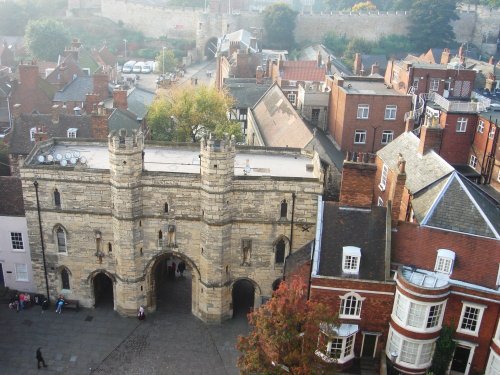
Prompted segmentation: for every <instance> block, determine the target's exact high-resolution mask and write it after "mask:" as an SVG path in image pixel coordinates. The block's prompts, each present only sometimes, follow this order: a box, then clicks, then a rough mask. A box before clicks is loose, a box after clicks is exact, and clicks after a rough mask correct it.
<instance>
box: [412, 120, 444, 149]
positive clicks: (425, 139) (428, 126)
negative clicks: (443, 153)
mask: <svg viewBox="0 0 500 375" xmlns="http://www.w3.org/2000/svg"><path fill="white" fill-rule="evenodd" d="M442 136H443V129H441V126H440V125H439V119H438V118H437V117H433V118H432V120H431V121H426V123H425V124H424V125H423V126H422V128H421V130H420V143H419V144H418V153H419V154H420V155H425V154H426V153H427V152H429V151H430V150H434V151H435V152H437V153H438V154H439V151H440V149H441V138H442Z"/></svg>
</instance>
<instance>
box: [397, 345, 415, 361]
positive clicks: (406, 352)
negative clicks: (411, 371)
mask: <svg viewBox="0 0 500 375" xmlns="http://www.w3.org/2000/svg"><path fill="white" fill-rule="evenodd" d="M417 352H418V344H416V343H414V342H409V341H404V340H403V345H402V346H401V354H400V360H401V362H406V363H411V364H415V363H416V362H417Z"/></svg>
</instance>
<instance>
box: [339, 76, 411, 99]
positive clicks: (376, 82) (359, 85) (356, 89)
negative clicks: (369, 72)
mask: <svg viewBox="0 0 500 375" xmlns="http://www.w3.org/2000/svg"><path fill="white" fill-rule="evenodd" d="M342 88H343V89H344V90H345V91H346V92H347V94H352V95H388V96H406V94H401V93H399V92H397V91H396V90H392V89H390V88H388V87H387V86H386V85H385V84H384V80H383V79H381V78H368V77H344V85H343V87H342Z"/></svg>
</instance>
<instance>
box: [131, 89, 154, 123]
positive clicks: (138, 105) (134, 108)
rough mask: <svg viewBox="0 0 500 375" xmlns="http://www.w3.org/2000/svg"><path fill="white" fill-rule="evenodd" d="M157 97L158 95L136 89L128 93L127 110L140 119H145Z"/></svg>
mask: <svg viewBox="0 0 500 375" xmlns="http://www.w3.org/2000/svg"><path fill="white" fill-rule="evenodd" d="M155 96H156V94H155V93H153V92H151V91H147V90H143V89H140V88H138V87H134V88H132V89H131V90H130V91H129V92H128V93H127V105H128V108H127V109H128V110H129V111H130V112H132V113H134V114H136V116H137V118H138V119H143V118H145V117H146V114H147V113H148V110H149V107H150V106H151V104H152V103H153V100H154V98H155Z"/></svg>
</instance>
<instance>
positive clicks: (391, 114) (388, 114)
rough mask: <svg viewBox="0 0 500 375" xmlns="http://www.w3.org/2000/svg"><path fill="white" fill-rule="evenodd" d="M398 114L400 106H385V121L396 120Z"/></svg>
mask: <svg viewBox="0 0 500 375" xmlns="http://www.w3.org/2000/svg"><path fill="white" fill-rule="evenodd" d="M397 112H398V106H397V105H394V104H388V105H386V106H385V112H384V120H396V115H397Z"/></svg>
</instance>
